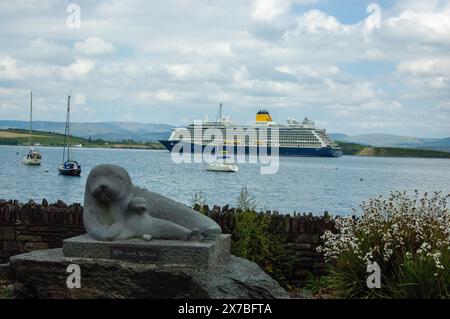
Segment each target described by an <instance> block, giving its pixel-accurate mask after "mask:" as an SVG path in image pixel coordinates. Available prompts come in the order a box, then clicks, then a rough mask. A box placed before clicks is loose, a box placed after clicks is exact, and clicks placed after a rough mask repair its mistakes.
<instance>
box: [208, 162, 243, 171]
mask: <svg viewBox="0 0 450 319" xmlns="http://www.w3.org/2000/svg"><path fill="white" fill-rule="evenodd" d="M206 170H207V171H213V172H231V173H233V172H237V171H238V170H239V169H238V167H237V166H236V165H234V164H226V163H211V164H208V165H207V166H206Z"/></svg>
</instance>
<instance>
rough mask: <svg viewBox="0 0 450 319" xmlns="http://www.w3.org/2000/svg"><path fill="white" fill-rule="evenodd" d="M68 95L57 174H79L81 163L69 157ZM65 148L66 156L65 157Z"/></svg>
mask: <svg viewBox="0 0 450 319" xmlns="http://www.w3.org/2000/svg"><path fill="white" fill-rule="evenodd" d="M69 140H70V95H69V96H68V98H67V115H66V127H65V130H64V148H63V159H62V163H61V165H59V168H58V170H59V174H60V175H66V176H80V174H81V165H80V164H79V163H78V162H77V161H74V160H72V159H71V158H70V142H69ZM66 150H67V157H66Z"/></svg>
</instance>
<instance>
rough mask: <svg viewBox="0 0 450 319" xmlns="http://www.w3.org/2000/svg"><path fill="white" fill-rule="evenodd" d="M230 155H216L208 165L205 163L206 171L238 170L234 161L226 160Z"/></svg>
mask: <svg viewBox="0 0 450 319" xmlns="http://www.w3.org/2000/svg"><path fill="white" fill-rule="evenodd" d="M229 158H230V156H228V155H226V154H225V153H224V154H222V155H219V156H217V157H216V160H215V161H214V162H212V163H210V164H208V165H206V170H207V171H213V172H230V173H235V172H237V171H239V168H238V167H237V165H236V164H235V163H234V162H227V159H229Z"/></svg>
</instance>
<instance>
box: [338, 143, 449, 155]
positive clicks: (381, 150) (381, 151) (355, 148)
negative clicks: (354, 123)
mask: <svg viewBox="0 0 450 319" xmlns="http://www.w3.org/2000/svg"><path fill="white" fill-rule="evenodd" d="M337 143H338V144H339V146H340V147H342V152H343V154H344V155H357V156H384V157H426V158H450V152H441V151H432V150H423V149H415V148H402V147H372V146H364V145H361V144H356V143H346V142H339V141H337Z"/></svg>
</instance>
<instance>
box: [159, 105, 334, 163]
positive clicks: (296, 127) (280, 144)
mask: <svg viewBox="0 0 450 319" xmlns="http://www.w3.org/2000/svg"><path fill="white" fill-rule="evenodd" d="M208 129H210V130H209V133H208V131H207V130H208ZM211 132H216V134H211ZM230 136H231V138H229V137H230ZM159 142H160V143H161V144H162V145H164V147H165V148H166V149H167V150H169V151H172V149H173V148H174V147H175V145H177V150H181V151H180V152H181V153H182V152H185V151H186V152H189V153H194V152H203V151H204V150H205V148H206V147H209V149H210V150H211V149H212V151H211V153H216V154H218V153H219V151H222V150H224V149H226V150H227V152H230V150H231V152H234V153H235V154H237V153H238V152H241V153H239V154H246V155H248V154H256V155H260V154H261V153H262V152H263V149H262V147H264V152H265V153H264V154H265V155H272V153H274V152H273V149H272V148H271V147H276V148H277V154H278V155H280V156H324V157H339V156H342V149H341V148H340V147H339V146H338V145H337V144H336V143H335V142H333V141H332V140H331V139H330V137H329V136H328V134H327V133H326V131H325V129H320V128H317V127H316V126H315V123H314V122H313V121H311V120H310V119H308V118H305V119H304V120H303V121H302V122H301V123H300V122H299V121H297V120H295V119H293V118H289V119H288V120H287V123H286V124H279V123H276V122H274V121H273V120H272V117H271V115H270V114H269V112H268V111H267V110H260V111H259V112H258V113H256V121H255V123H254V124H253V125H237V124H233V123H232V122H231V121H230V118H229V117H228V116H222V105H220V109H219V114H218V116H217V119H216V121H208V119H207V118H206V119H205V120H203V121H195V122H194V123H193V124H190V125H188V126H187V127H180V128H174V129H173V130H172V134H171V135H170V137H169V139H168V140H160V141H159Z"/></svg>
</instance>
